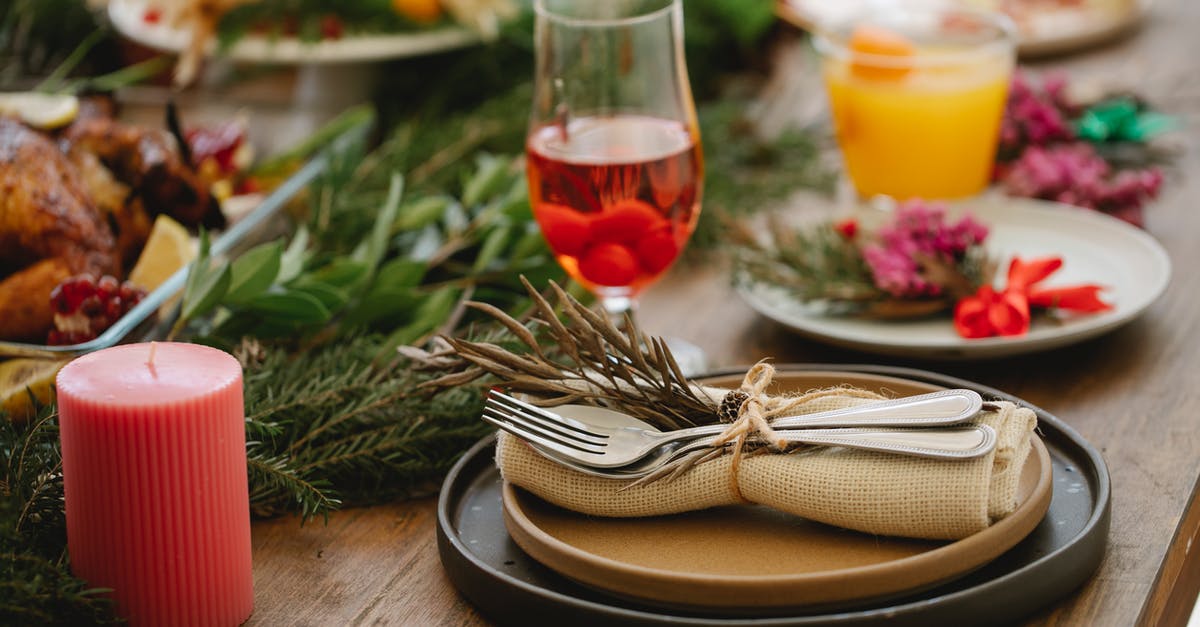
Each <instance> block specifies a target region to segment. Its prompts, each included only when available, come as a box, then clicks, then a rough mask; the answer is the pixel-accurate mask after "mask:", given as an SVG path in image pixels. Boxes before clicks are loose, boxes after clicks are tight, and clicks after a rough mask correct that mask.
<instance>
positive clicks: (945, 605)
mask: <svg viewBox="0 0 1200 627" xmlns="http://www.w3.org/2000/svg"><path fill="white" fill-rule="evenodd" d="M779 369H780V370H781V371H789V370H790V371H806V370H825V371H845V372H856V373H868V374H878V375H886V376H893V377H901V378H906V379H912V380H914V381H921V382H925V383H930V384H934V385H940V386H945V387H964V388H970V389H974V390H976V391H978V392H979V393H980V394H983V395H984V397H985V398H995V399H1002V400H1011V401H1014V402H1019V403H1022V404H1023V405H1026V406H1029V407H1031V408H1032V409H1034V410H1035V411H1036V412H1037V415H1038V421H1039V425H1040V428H1041V431H1042V435H1043V440H1044V442H1045V443H1046V446H1047V448H1048V449H1049V450H1050V456H1051V460H1052V464H1053V472H1054V482H1055V490H1054V497H1053V500H1052V501H1051V503H1050V510H1049V512H1048V513H1047V514H1046V517H1045V518H1044V519H1043V520H1042V522H1041V523H1040V524H1039V525H1038V527H1037V528H1036V529H1034V531H1033V532H1032V533H1031V534H1030V535H1029V536H1028V537H1026V538H1025V539H1024V540H1023V541H1022V542H1021V543H1020V544H1018V545H1017V546H1016V547H1014V548H1013V549H1011V550H1009V551H1008V552H1007V553H1005V554H1004V555H1002V556H1001V557H1000V558H998V559H996V560H995V561H993V562H991V563H990V564H988V565H986V566H984V567H983V568H981V569H979V570H977V571H975V572H973V573H972V574H970V575H968V576H966V577H963V578H961V579H958V580H955V581H953V582H950V583H948V584H944V585H942V586H938V587H936V588H933V589H929V590H925V591H923V592H920V593H917V594H913V595H911V596H908V597H903V598H899V599H891V600H887V601H879V602H875V603H873V604H872V603H866V604H863V605H862V606H861V607H856V608H854V609H851V610H842V611H837V612H830V613H822V612H820V611H819V610H818V611H814V612H813V613H806V614H803V615H801V614H797V615H788V616H778V617H769V618H761V617H757V618H756V617H747V616H720V617H713V616H712V615H711V614H709V615H703V614H700V613H696V614H692V613H689V612H687V611H686V610H683V611H681V610H672V609H666V608H661V607H650V606H644V605H639V604H637V603H636V602H632V601H629V600H626V599H620V598H617V597H614V596H611V595H608V594H605V593H603V592H599V591H596V590H593V589H591V588H587V587H584V586H582V585H579V584H578V583H575V582H573V581H571V580H569V579H566V578H565V577H563V576H561V575H559V574H557V573H555V572H554V571H551V570H550V569H548V568H546V567H544V566H542V565H541V564H539V563H537V562H536V561H534V560H533V559H532V558H530V557H529V556H528V555H526V554H525V553H524V552H522V551H521V549H520V548H519V547H517V545H516V544H515V543H514V542H513V541H512V540H511V539H510V538H509V536H508V533H507V532H506V531H505V528H504V521H503V512H502V508H501V502H500V487H501V481H500V476H499V472H498V471H497V470H496V468H495V464H494V462H493V455H494V451H495V440H494V438H487V439H485V440H483V441H481V442H479V443H478V444H476V445H475V446H474V447H473V448H472V449H471V450H470V451H468V452H467V453H466V454H465V455H464V456H463V458H462V459H461V460H460V461H459V463H458V464H457V465H456V466H455V467H454V469H453V470H451V472H450V474H449V475H448V476H447V477H446V481H445V483H444V484H443V486H442V492H441V497H440V499H439V502H438V550H439V553H440V554H441V559H442V565H443V567H444V568H445V570H446V573H447V575H448V576H449V577H450V580H451V581H452V582H453V583H454V585H455V586H456V587H457V588H458V589H459V591H461V592H462V593H463V595H464V596H465V597H467V599H469V600H470V601H471V602H472V603H473V604H474V605H475V606H476V608H478V609H479V611H480V612H481V613H482V614H483V615H484V616H487V617H488V618H490V619H491V620H494V621H496V622H498V623H501V624H513V625H517V624H519V625H559V624H567V623H569V624H571V625H573V626H579V625H612V624H622V625H683V624H687V625H730V626H731V625H755V626H779V627H782V626H793V625H816V624H822V625H823V624H834V625H867V624H876V623H879V622H883V621H887V622H888V624H891V625H928V624H966V623H969V624H973V625H987V624H1003V623H1008V622H1012V621H1014V620H1017V619H1019V618H1022V617H1024V616H1028V615H1029V614H1031V613H1033V612H1035V611H1037V610H1038V609H1039V608H1042V607H1044V606H1046V605H1047V604H1049V603H1051V602H1053V601H1055V600H1057V599H1060V598H1062V597H1063V596H1066V595H1067V594H1069V593H1071V592H1072V591H1074V590H1075V589H1076V588H1078V587H1079V586H1080V585H1081V584H1082V583H1083V582H1084V581H1086V580H1087V579H1088V578H1089V577H1090V576H1091V575H1092V573H1094V572H1095V570H1096V568H1097V567H1098V566H1099V565H1100V561H1101V559H1102V558H1103V556H1104V550H1105V547H1106V544H1107V541H1108V526H1109V517H1110V501H1109V478H1108V469H1107V467H1106V466H1105V464H1104V460H1103V459H1102V458H1101V456H1100V453H1099V452H1098V451H1097V450H1096V449H1095V448H1094V447H1093V446H1092V445H1090V444H1089V443H1088V442H1086V441H1085V440H1084V439H1083V438H1082V437H1080V436H1079V434H1078V433H1076V432H1075V430H1074V429H1072V428H1071V427H1069V426H1068V425H1066V424H1065V423H1063V422H1062V421H1061V420H1059V419H1058V418H1055V417H1054V416H1052V415H1050V414H1049V413H1047V412H1045V411H1043V410H1041V409H1038V408H1036V407H1032V406H1031V405H1029V404H1028V403H1025V402H1024V401H1021V400H1020V399H1018V398H1016V397H1013V396H1011V395H1008V394H1004V393H1002V392H1000V391H998V390H995V389H992V388H989V387H985V386H981V385H978V384H975V383H971V382H969V381H963V380H961V379H955V378H952V377H947V376H943V375H938V374H934V373H930V372H925V371H921V370H913V369H906V368H892V367H883V366H843V365H828V364H813V365H797V366H781V367H780V368H779ZM736 372H737V371H724V372H718V373H714V375H713V376H717V375H728V374H735V373H736Z"/></svg>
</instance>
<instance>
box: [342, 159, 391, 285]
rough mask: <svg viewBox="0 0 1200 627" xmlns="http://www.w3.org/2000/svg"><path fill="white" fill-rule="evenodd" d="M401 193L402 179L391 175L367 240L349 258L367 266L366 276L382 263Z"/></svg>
mask: <svg viewBox="0 0 1200 627" xmlns="http://www.w3.org/2000/svg"><path fill="white" fill-rule="evenodd" d="M403 192H404V177H403V176H401V175H399V174H392V178H391V183H390V184H389V186H388V195H387V200H385V201H384V202H383V207H381V208H380V209H379V215H378V216H376V218H375V226H374V227H372V229H371V233H370V234H369V235H368V236H367V239H366V240H364V241H363V242H362V244H360V245H359V247H358V248H357V249H355V251H354V253H353V254H352V255H351V256H350V258H351V260H353V261H358V262H361V263H363V264H365V265H366V266H367V272H368V275H369V274H370V273H371V272H374V270H375V268H377V267H378V266H379V262H381V261H383V256H384V254H385V253H387V245H388V240H389V239H390V238H391V235H392V224H393V223H394V222H395V221H396V214H397V212H399V210H400V197H401V195H402V194H403Z"/></svg>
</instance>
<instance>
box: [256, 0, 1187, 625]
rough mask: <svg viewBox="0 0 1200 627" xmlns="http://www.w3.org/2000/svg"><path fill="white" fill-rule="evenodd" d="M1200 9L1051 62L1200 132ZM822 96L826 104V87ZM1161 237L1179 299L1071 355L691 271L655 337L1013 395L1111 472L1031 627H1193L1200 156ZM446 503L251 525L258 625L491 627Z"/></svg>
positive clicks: (1156, 215) (729, 354) (661, 310)
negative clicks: (1098, 559)
mask: <svg viewBox="0 0 1200 627" xmlns="http://www.w3.org/2000/svg"><path fill="white" fill-rule="evenodd" d="M1197 59H1200V3H1195V2H1192V1H1189V0H1174V1H1168V0H1163V1H1160V2H1157V3H1155V6H1154V10H1153V13H1152V15H1151V16H1150V18H1149V20H1148V22H1147V23H1146V24H1145V26H1144V28H1142V29H1141V31H1140V32H1139V33H1138V34H1136V35H1134V36H1132V37H1129V38H1128V39H1126V40H1124V41H1122V42H1120V43H1118V44H1116V45H1114V46H1112V47H1109V48H1107V49H1104V50H1101V51H1097V52H1091V53H1085V54H1083V55H1080V56H1076V57H1072V58H1070V59H1068V60H1064V61H1050V62H1046V63H1044V64H1039V65H1040V66H1042V67H1064V68H1068V69H1070V71H1071V72H1072V77H1073V78H1075V79H1077V80H1083V79H1085V78H1087V77H1100V78H1106V79H1111V80H1115V81H1119V82H1122V83H1124V84H1127V85H1129V86H1132V87H1135V88H1137V89H1138V90H1140V91H1142V92H1143V93H1144V94H1146V95H1148V96H1150V97H1151V98H1152V99H1153V101H1154V102H1155V103H1157V104H1158V105H1160V106H1161V107H1162V108H1164V109H1165V110H1167V111H1170V112H1173V113H1176V114H1178V115H1179V116H1180V117H1181V118H1182V120H1183V122H1184V123H1185V124H1186V125H1190V128H1188V129H1187V130H1186V131H1185V132H1184V133H1183V135H1184V136H1185V139H1186V142H1187V143H1188V144H1195V143H1196V140H1197V139H1198V138H1200V132H1198V131H1197V130H1196V125H1195V122H1197V118H1198V116H1200V68H1198V67H1197V65H1196V63H1197ZM810 97H820V96H819V95H816V94H813V95H810ZM1148 222H1149V224H1148V229H1149V231H1150V232H1151V233H1153V234H1154V235H1155V236H1156V237H1158V238H1159V240H1160V241H1161V242H1162V243H1163V245H1164V246H1165V247H1166V248H1167V250H1168V251H1169V253H1170V255H1171V259H1172V261H1173V263H1174V267H1175V276H1174V278H1173V280H1172V283H1171V286H1170V288H1169V289H1168V291H1167V293H1166V296H1165V297H1164V298H1163V299H1162V300H1160V301H1159V302H1157V303H1156V304H1154V305H1153V306H1152V307H1151V308H1150V310H1149V311H1148V312H1147V313H1146V314H1145V315H1144V316H1142V317H1141V318H1140V319H1139V320H1137V321H1135V322H1134V323H1132V324H1130V325H1128V326H1126V327H1124V328H1122V329H1121V330H1119V331H1117V332H1115V333H1112V334H1110V335H1108V336H1105V337H1102V338H1100V339H1096V340H1093V341H1090V342H1087V343H1084V344H1081V345H1077V346H1074V347H1069V348H1064V349H1060V350H1056V351H1053V352H1050V353H1044V354H1040V355H1033V356H1025V357H1018V358H1011V359H1005V360H1000V361H991V362H985V363H936V364H930V363H919V362H912V361H906V360H900V359H890V358H880V357H877V356H873V355H867V354H861V353H853V352H847V351H843V350H839V349H833V348H829V347H825V346H821V345H818V344H815V343H812V342H809V341H806V340H802V339H800V338H797V337H796V336H794V335H792V334H790V333H789V332H788V331H786V330H785V329H783V328H781V327H779V326H777V325H775V324H773V323H771V322H768V321H767V320H765V319H763V318H761V317H759V316H757V315H756V314H755V313H754V312H752V311H751V310H750V309H749V308H748V307H747V306H746V305H745V304H743V303H742V302H741V301H740V300H738V298H737V297H736V296H734V295H733V294H732V293H731V291H730V289H729V287H728V282H727V278H726V275H725V274H724V273H723V272H722V271H721V270H720V269H717V268H708V269H699V270H697V269H685V270H681V271H677V272H675V273H674V274H673V275H672V276H671V277H669V278H668V280H666V281H664V282H663V283H662V284H660V285H658V286H656V287H655V288H654V289H652V290H650V292H649V293H648V295H647V298H646V301H645V302H644V305H643V310H642V317H643V319H644V326H645V327H646V328H647V330H648V331H650V332H661V333H670V334H673V335H679V336H682V337H687V338H689V339H692V340H694V341H696V342H697V343H699V344H700V345H701V346H702V347H703V348H704V349H705V350H706V351H708V354H709V355H710V359H711V361H712V362H713V365H732V364H746V363H751V362H753V361H755V360H757V359H759V358H761V357H764V356H773V357H774V358H775V359H776V360H777V362H779V363H786V362H829V363H883V364H892V365H906V366H916V367H921V368H926V369H930V370H934V371H938V372H943V373H946V374H950V375H954V376H958V377H962V378H966V379H969V380H973V381H977V382H979V383H983V384H985V385H989V386H994V387H996V388H999V389H1002V390H1005V391H1007V392H1010V393H1013V394H1016V395H1018V396H1020V397H1022V398H1024V399H1026V400H1028V401H1029V402H1031V403H1033V404H1036V405H1038V406H1040V407H1043V408H1045V409H1046V410H1048V411H1050V412H1051V413H1053V414H1055V415H1057V416H1059V417H1060V418H1062V419H1064V420H1065V421H1067V422H1068V423H1070V424H1071V425H1072V426H1074V427H1075V428H1076V429H1078V430H1079V431H1080V432H1081V433H1082V435H1083V436H1084V437H1085V438H1087V439H1088V440H1090V441H1091V442H1092V443H1093V444H1095V445H1096V446H1097V447H1098V448H1099V449H1100V450H1101V451H1102V452H1103V453H1104V456H1105V458H1106V459H1107V461H1108V464H1109V469H1110V472H1111V475H1112V487H1113V502H1112V530H1111V536H1110V542H1109V550H1108V554H1107V557H1106V559H1105V560H1104V562H1103V564H1102V565H1101V567H1100V570H1099V572H1098V573H1097V574H1096V576H1095V577H1094V578H1093V579H1092V580H1091V581H1090V582H1088V583H1087V584H1086V585H1085V586H1084V587H1083V588H1082V589H1081V590H1079V592H1078V593H1077V594H1075V595H1074V596H1072V597H1069V598H1067V599H1064V600H1063V601H1061V602H1060V603H1058V604H1057V605H1055V606H1053V607H1049V608H1046V609H1045V610H1044V611H1042V612H1041V613H1040V614H1038V615H1037V616H1035V617H1032V618H1031V622H1032V623H1038V624H1044V623H1054V624H1070V625H1100V624H1104V625H1129V624H1134V623H1135V622H1139V623H1143V624H1183V623H1184V622H1186V620H1187V617H1188V614H1189V613H1190V611H1191V607H1192V604H1193V602H1194V601H1195V599H1196V593H1197V589H1198V588H1200V559H1197V558H1196V557H1195V556H1192V555H1190V554H1189V548H1190V547H1191V546H1192V544H1193V541H1194V540H1195V539H1196V538H1197V536H1200V506H1197V502H1198V501H1197V491H1196V485H1197V478H1198V477H1200V350H1197V349H1198V348H1200V342H1198V341H1197V338H1200V272H1198V271H1197V270H1196V269H1197V268H1200V155H1197V154H1196V153H1195V152H1194V151H1192V152H1190V153H1189V154H1185V155H1184V156H1183V158H1182V159H1181V160H1180V162H1179V164H1178V170H1177V171H1176V172H1174V173H1173V174H1171V175H1170V176H1169V177H1168V183H1167V185H1166V187H1165V193H1164V195H1163V197H1162V199H1161V200H1160V201H1159V202H1157V203H1156V204H1155V205H1154V206H1152V207H1151V208H1150V209H1149V211H1148ZM434 510H435V500H434V499H432V498H429V499H422V500H418V501H413V502H407V503H398V504H394V505H388V506H382V507H375V508H370V509H358V510H350V511H345V512H340V513H338V514H336V515H334V516H333V517H332V519H331V520H330V522H329V525H328V526H322V525H321V524H319V523H315V524H309V525H307V526H305V527H300V526H299V524H298V522H297V521H296V520H294V519H281V520H273V521H264V522H257V523H255V525H254V574H255V585H256V600H257V608H256V610H255V613H254V615H253V617H252V619H251V621H250V624H253V625H283V624H287V625H343V624H376V623H378V624H396V625H486V624H488V622H487V621H486V620H485V619H484V618H482V617H480V616H479V615H478V614H477V613H476V612H475V611H474V610H473V609H472V608H471V607H470V606H469V605H468V604H467V602H466V601H465V600H464V599H463V598H462V597H461V596H459V594H458V593H457V592H456V591H455V590H454V588H453V587H452V586H451V584H450V582H449V581H448V580H447V579H446V576H445V574H444V573H443V572H442V568H441V565H440V562H439V560H438V555H437V548H436V544H435V540H434V534H435V511H434Z"/></svg>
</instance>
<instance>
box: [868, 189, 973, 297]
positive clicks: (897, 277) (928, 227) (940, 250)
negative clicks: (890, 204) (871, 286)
mask: <svg viewBox="0 0 1200 627" xmlns="http://www.w3.org/2000/svg"><path fill="white" fill-rule="evenodd" d="M987 234H988V231H987V227H985V226H984V225H982V224H980V223H979V222H978V221H976V220H975V219H974V218H972V217H971V216H964V217H963V218H962V219H960V220H959V221H958V222H955V223H953V224H948V223H947V222H946V209H945V207H944V206H943V205H940V204H936V203H928V204H927V203H925V202H923V201H920V200H911V201H908V202H906V203H903V204H901V205H900V206H899V207H898V208H897V209H896V214H895V217H894V218H893V220H892V222H891V223H890V224H888V225H887V226H884V227H883V228H881V229H879V231H878V232H877V233H876V239H877V243H874V244H869V245H867V246H864V247H863V259H864V260H866V262H867V266H868V267H869V268H870V269H871V276H872V278H873V279H874V281H875V285H876V286H877V287H878V288H879V289H881V290H884V291H885V292H887V293H889V294H891V295H893V296H897V297H901V298H904V297H914V296H937V295H939V294H941V292H942V286H940V285H937V284H934V283H931V282H929V281H927V280H926V279H925V277H924V276H923V274H922V273H921V264H920V259H921V258H933V259H939V260H941V261H943V262H945V263H950V264H954V263H957V262H959V261H961V260H962V259H963V257H964V256H965V255H966V253H967V250H968V249H970V248H971V247H972V246H976V245H979V244H981V243H983V240H984V239H985V238H986V237H987Z"/></svg>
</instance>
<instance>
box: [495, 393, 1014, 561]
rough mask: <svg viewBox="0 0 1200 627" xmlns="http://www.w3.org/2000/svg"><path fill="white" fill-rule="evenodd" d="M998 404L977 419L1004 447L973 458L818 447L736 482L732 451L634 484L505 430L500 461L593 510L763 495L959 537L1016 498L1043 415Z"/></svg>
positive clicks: (882, 526)
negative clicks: (571, 463) (559, 459)
mask: <svg viewBox="0 0 1200 627" xmlns="http://www.w3.org/2000/svg"><path fill="white" fill-rule="evenodd" d="M864 402H869V399H863V398H861V397H857V396H841V395H835V396H825V397H822V398H818V399H815V400H814V401H812V402H811V403H807V404H805V405H803V406H801V407H798V408H796V413H811V412H818V411H824V410H828V409H838V408H842V407H849V406H851V405H857V404H861V403H864ZM994 405H996V406H997V407H998V410H997V411H985V412H983V413H982V414H981V415H980V418H979V419H978V420H977V422H978V423H981V424H986V425H988V426H990V427H992V428H993V429H995V430H996V435H997V444H996V449H995V451H993V452H991V453H989V454H987V455H985V456H983V457H979V458H975V459H970V460H933V459H924V458H917V457H908V456H903V455H893V454H887V453H877V452H872V451H852V450H849V449H842V448H821V447H814V448H807V449H804V450H802V451H798V452H794V453H787V454H766V455H755V456H748V457H744V458H742V460H741V463H740V468H739V469H738V471H737V476H736V480H732V481H731V479H730V472H731V460H732V457H731V456H730V455H725V456H722V457H720V458H718V459H716V460H713V461H709V462H705V463H703V464H699V465H697V466H696V467H694V468H692V469H691V470H689V471H688V472H686V473H685V474H683V475H682V476H680V477H678V478H676V479H674V480H671V481H663V480H660V481H656V482H653V483H650V484H648V485H641V486H637V487H633V488H628V486H629V483H630V482H629V481H628V480H618V479H602V478H598V477H593V476H591V475H585V474H583V473H580V472H577V471H575V470H571V469H569V468H566V467H564V466H562V465H559V464H557V463H555V462H553V461H551V460H549V459H547V458H545V457H543V456H541V455H539V454H538V453H536V452H535V451H533V450H532V449H531V448H530V447H529V446H528V445H527V444H526V443H525V442H523V441H521V440H520V439H518V438H515V437H512V436H509V435H507V434H504V433H502V434H500V439H499V442H498V444H497V449H496V463H497V465H498V466H499V467H500V471H501V474H502V475H503V477H504V479H506V480H507V481H510V482H512V483H514V484H516V485H518V486H520V487H522V488H524V489H526V490H528V491H530V492H532V493H534V494H536V495H537V496H539V497H541V498H542V499H545V500H546V501H549V502H551V503H554V504H556V505H559V506H560V507H564V508H567V509H571V510H575V511H578V512H581V513H584V514H589V515H593V516H610V517H638V516H659V515H664V514H675V513H679V512H687V511H692V510H699V509H705V508H709V507H715V506H720V505H733V504H737V503H758V504H761V505H767V506H770V507H773V508H776V509H779V510H782V511H785V512H789V513H792V514H795V515H797V516H801V517H803V518H807V519H809V520H814V521H818V522H822V523H827V524H830V525H836V526H839V527H845V528H847V529H854V530H858V531H863V532H867V533H872V534H879V535H890V536H904V537H911V538H928V539H938V540H954V539H958V538H963V537H966V536H969V535H971V534H974V533H976V532H978V531H981V530H983V529H985V528H987V527H988V526H989V525H991V524H992V523H994V522H996V521H998V520H1000V519H1001V518H1004V517H1005V516H1007V515H1008V514H1010V513H1012V511H1013V510H1014V509H1015V508H1016V506H1017V485H1018V482H1019V481H1020V475H1021V468H1022V466H1023V465H1024V464H1025V459H1026V457H1027V456H1028V455H1029V451H1030V446H1031V438H1032V437H1035V436H1034V435H1033V430H1034V427H1035V426H1036V424H1037V417H1036V415H1035V414H1034V412H1033V411H1031V410H1029V409H1027V408H1022V407H1017V406H1016V405H1013V404H1012V403H995V404H994ZM622 488H628V489H622Z"/></svg>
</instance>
